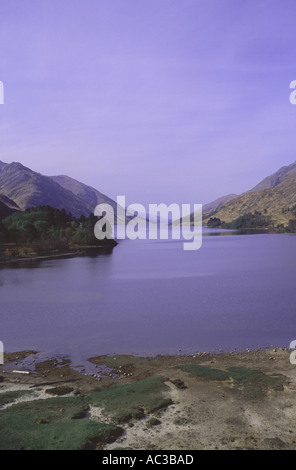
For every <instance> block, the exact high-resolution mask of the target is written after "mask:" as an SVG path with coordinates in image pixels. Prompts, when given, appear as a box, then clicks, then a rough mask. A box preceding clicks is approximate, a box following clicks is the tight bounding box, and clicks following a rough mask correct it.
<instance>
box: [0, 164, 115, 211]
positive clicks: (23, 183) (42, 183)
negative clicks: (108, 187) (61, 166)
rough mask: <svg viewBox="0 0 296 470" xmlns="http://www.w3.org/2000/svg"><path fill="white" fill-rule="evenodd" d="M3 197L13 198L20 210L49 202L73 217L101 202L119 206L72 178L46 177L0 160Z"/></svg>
mask: <svg viewBox="0 0 296 470" xmlns="http://www.w3.org/2000/svg"><path fill="white" fill-rule="evenodd" d="M0 196H3V197H6V198H9V199H10V200H12V201H14V203H16V204H17V206H18V207H19V208H20V209H21V210H25V209H28V208H31V207H36V206H46V205H49V206H51V207H54V208H56V209H60V210H61V209H65V210H66V212H71V214H72V215H73V216H74V217H80V216H81V215H84V216H88V215H89V214H91V213H93V212H94V209H95V207H96V205H97V204H98V203H102V202H105V203H108V204H111V206H112V207H114V208H115V207H116V203H115V202H114V201H113V200H112V199H110V198H108V197H107V196H105V195H104V194H102V193H100V192H99V191H97V190H95V189H93V188H90V187H89V186H86V185H84V184H82V183H79V182H78V181H75V180H73V179H72V178H69V177H66V176H56V177H49V176H44V175H42V174H40V173H36V172H34V171H32V170H31V169H30V168H27V167H25V166H23V165H22V164H21V163H11V164H7V163H3V162H0ZM2 202H3V201H2ZM4 204H6V203H5V201H4Z"/></svg>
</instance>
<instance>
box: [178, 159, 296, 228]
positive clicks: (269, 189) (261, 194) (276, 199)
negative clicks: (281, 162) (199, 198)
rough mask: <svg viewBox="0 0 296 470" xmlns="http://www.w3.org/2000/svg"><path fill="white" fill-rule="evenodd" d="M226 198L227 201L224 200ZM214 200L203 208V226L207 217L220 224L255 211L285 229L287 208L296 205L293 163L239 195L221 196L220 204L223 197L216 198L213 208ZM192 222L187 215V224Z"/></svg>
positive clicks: (287, 217) (295, 181)
mask: <svg viewBox="0 0 296 470" xmlns="http://www.w3.org/2000/svg"><path fill="white" fill-rule="evenodd" d="M232 196H234V197H232ZM228 197H230V199H228V201H227V200H226V199H227V198H228ZM217 201H219V199H217V200H216V201H214V202H213V203H210V204H206V205H205V206H203V223H204V225H206V224H207V222H208V221H209V219H210V218H211V217H212V218H213V217H215V218H216V219H220V220H221V221H223V222H232V221H233V220H235V219H237V218H238V217H240V216H242V215H244V214H247V213H254V212H255V211H258V212H261V213H262V214H265V215H266V216H270V217H271V219H272V221H273V222H274V224H275V225H277V224H284V225H285V226H286V225H288V223H289V220H290V219H291V218H293V216H291V213H290V210H289V209H290V208H291V207H292V206H294V205H295V204H296V162H294V163H292V164H291V165H288V166H284V167H282V168H280V169H279V170H278V171H277V172H275V173H274V174H272V175H270V176H268V177H266V178H264V179H263V180H262V181H261V182H260V183H258V184H257V185H256V186H254V187H253V188H252V189H250V190H249V191H247V192H245V193H243V194H241V195H240V196H236V197H235V195H229V196H225V201H224V202H222V201H223V198H220V201H221V202H222V204H220V205H217V206H216V208H215V203H217ZM209 209H210V210H209ZM192 220H193V214H191V216H190V221H192ZM188 222H189V216H188V218H187V220H186V221H184V222H183V223H184V225H185V224H188Z"/></svg>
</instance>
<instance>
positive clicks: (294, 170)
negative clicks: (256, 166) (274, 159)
mask: <svg viewBox="0 0 296 470" xmlns="http://www.w3.org/2000/svg"><path fill="white" fill-rule="evenodd" d="M289 176H296V162H294V163H292V164H291V165H288V166H283V167H281V168H280V169H279V170H278V171H276V172H275V173H274V174H273V175H270V176H267V178H264V180H262V181H261V182H260V183H259V184H257V185H256V186H254V188H252V189H250V190H249V191H247V192H251V193H254V192H257V191H261V190H262V189H269V188H274V187H275V186H277V185H279V184H280V183H281V182H282V181H284V180H285V179H286V178H288V177H289Z"/></svg>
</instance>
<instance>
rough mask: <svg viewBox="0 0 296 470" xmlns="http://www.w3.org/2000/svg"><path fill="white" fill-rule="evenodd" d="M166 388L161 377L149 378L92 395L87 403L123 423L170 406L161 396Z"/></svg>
mask: <svg viewBox="0 0 296 470" xmlns="http://www.w3.org/2000/svg"><path fill="white" fill-rule="evenodd" d="M167 389H168V387H167V386H166V385H165V384H164V379H163V378H162V377H149V378H146V379H143V380H139V381H138V382H135V383H133V384H126V385H120V386H113V387H110V388H107V389H104V390H100V391H97V392H94V393H92V394H91V395H90V396H89V403H90V404H91V405H92V406H97V407H102V408H103V409H104V413H107V414H111V415H112V416H113V418H114V419H115V420H116V422H119V423H123V422H128V421H131V420H132V419H140V418H142V417H144V416H145V414H149V413H153V412H154V411H157V410H159V409H162V408H166V407H168V406H169V405H171V404H172V401H171V400H170V399H168V398H165V397H164V396H163V392H165V391H166V390H167Z"/></svg>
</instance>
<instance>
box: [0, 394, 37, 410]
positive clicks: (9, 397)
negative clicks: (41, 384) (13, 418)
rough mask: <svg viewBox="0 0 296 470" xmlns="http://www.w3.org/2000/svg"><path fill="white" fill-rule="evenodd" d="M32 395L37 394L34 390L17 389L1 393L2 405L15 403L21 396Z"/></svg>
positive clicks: (0, 400)
mask: <svg viewBox="0 0 296 470" xmlns="http://www.w3.org/2000/svg"><path fill="white" fill-rule="evenodd" d="M32 395H33V396H34V395H36V393H35V392H33V391H32V390H15V391H13V392H4V393H0V407H1V406H4V405H8V404H9V403H13V402H14V401H16V400H18V399H19V398H22V397H25V396H32Z"/></svg>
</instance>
